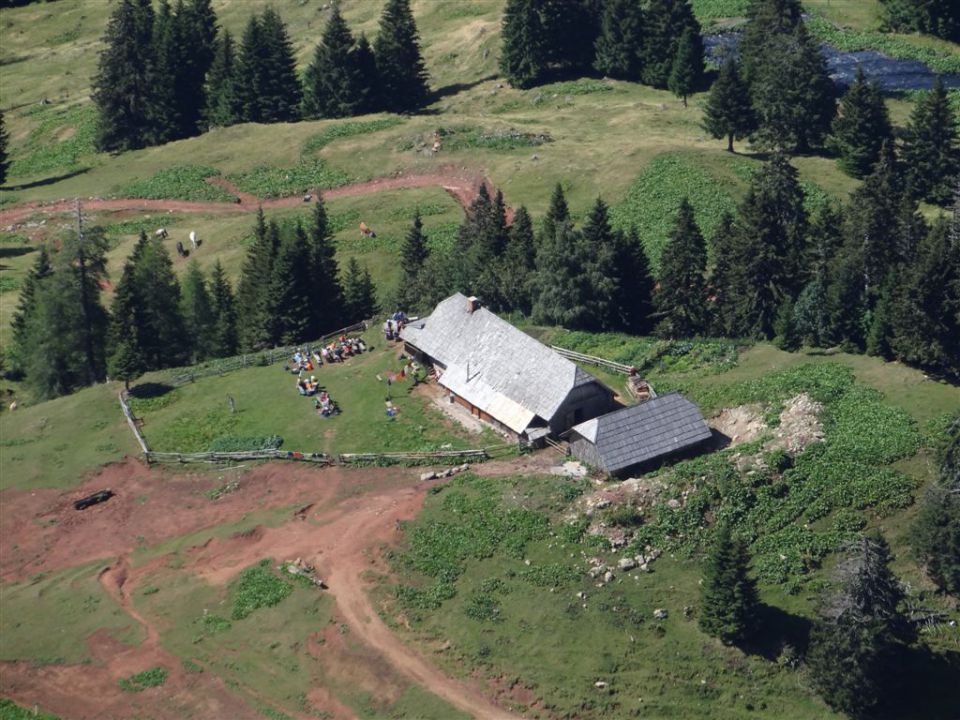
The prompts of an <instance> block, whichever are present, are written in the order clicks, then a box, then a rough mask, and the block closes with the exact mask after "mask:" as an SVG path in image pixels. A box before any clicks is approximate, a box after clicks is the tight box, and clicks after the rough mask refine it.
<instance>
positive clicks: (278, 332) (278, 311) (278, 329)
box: [266, 223, 313, 345]
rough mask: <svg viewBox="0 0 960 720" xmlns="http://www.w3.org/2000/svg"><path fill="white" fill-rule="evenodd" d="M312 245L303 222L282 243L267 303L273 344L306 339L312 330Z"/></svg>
mask: <svg viewBox="0 0 960 720" xmlns="http://www.w3.org/2000/svg"><path fill="white" fill-rule="evenodd" d="M312 282H313V279H312V278H311V276H310V247H309V244H308V241H307V233H306V231H305V230H304V229H303V225H301V224H300V223H297V226H296V228H295V229H294V231H293V232H292V233H291V232H287V233H285V237H283V239H282V240H281V242H280V249H279V251H278V252H277V257H276V260H275V261H274V263H273V276H272V278H271V281H270V286H269V289H268V291H267V301H266V306H267V308H268V317H269V318H270V319H269V324H268V327H269V328H270V332H269V334H268V336H269V338H270V342H271V344H274V345H289V344H291V343H297V342H301V341H303V340H306V339H307V335H308V333H309V331H310V329H311V317H310V299H311V294H312Z"/></svg>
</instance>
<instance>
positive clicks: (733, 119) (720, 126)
mask: <svg viewBox="0 0 960 720" xmlns="http://www.w3.org/2000/svg"><path fill="white" fill-rule="evenodd" d="M756 124H757V120H756V115H755V114H754V112H753V106H752V105H751V104H750V88H749V86H748V85H747V83H746V81H744V80H743V78H742V77H741V75H740V69H739V64H738V63H737V60H736V58H734V57H730V58H727V60H726V62H724V64H723V66H722V67H721V68H720V74H719V75H718V76H717V79H716V81H715V82H714V83H713V86H712V87H711V88H710V95H709V97H708V98H707V106H706V108H704V111H703V126H704V129H705V130H706V131H707V132H708V133H710V135H711V136H713V137H715V138H718V139H719V138H723V137H725V138H727V152H733V141H734V140H742V139H743V138H745V137H747V136H748V135H750V133H752V132H753V131H754V129H755V128H756Z"/></svg>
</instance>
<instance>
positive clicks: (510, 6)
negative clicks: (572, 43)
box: [500, 0, 547, 88]
mask: <svg viewBox="0 0 960 720" xmlns="http://www.w3.org/2000/svg"><path fill="white" fill-rule="evenodd" d="M500 37H501V38H502V46H501V50H500V72H502V73H503V75H504V77H506V78H507V80H509V81H510V83H511V84H512V85H514V86H515V87H518V88H528V87H531V86H533V85H536V84H537V83H538V82H540V81H541V80H542V79H543V76H544V75H545V73H546V71H547V49H546V41H545V36H544V29H543V24H542V22H541V20H540V12H539V10H538V8H537V6H536V4H535V3H534V0H507V5H506V7H505V8H504V11H503V21H502V29H501V32H500Z"/></svg>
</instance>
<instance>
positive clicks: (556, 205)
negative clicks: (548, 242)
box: [542, 183, 570, 239]
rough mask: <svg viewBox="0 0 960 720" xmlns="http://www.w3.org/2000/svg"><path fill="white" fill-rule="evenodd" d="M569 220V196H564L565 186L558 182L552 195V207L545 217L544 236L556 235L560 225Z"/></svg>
mask: <svg viewBox="0 0 960 720" xmlns="http://www.w3.org/2000/svg"><path fill="white" fill-rule="evenodd" d="M569 221H570V208H569V207H568V206H567V198H566V197H564V194H563V186H562V185H561V184H560V183H557V184H556V187H554V188H553V194H552V195H551V196H550V207H549V208H548V209H547V214H546V215H545V216H544V218H543V226H542V234H543V237H545V238H550V239H552V238H553V237H555V236H556V234H557V229H558V228H559V226H560V225H563V224H564V223H567V222H569Z"/></svg>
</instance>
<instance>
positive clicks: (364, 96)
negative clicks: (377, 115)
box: [353, 33, 382, 114]
mask: <svg viewBox="0 0 960 720" xmlns="http://www.w3.org/2000/svg"><path fill="white" fill-rule="evenodd" d="M353 66H354V67H355V68H356V69H357V83H358V86H357V113H359V114H363V113H371V112H377V111H378V110H379V109H380V108H381V107H382V103H381V101H380V78H379V76H378V75H377V59H376V58H375V57H374V55H373V48H372V47H370V41H369V40H367V36H366V35H365V34H364V33H360V39H359V40H357V46H356V47H355V48H354V50H353Z"/></svg>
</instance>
